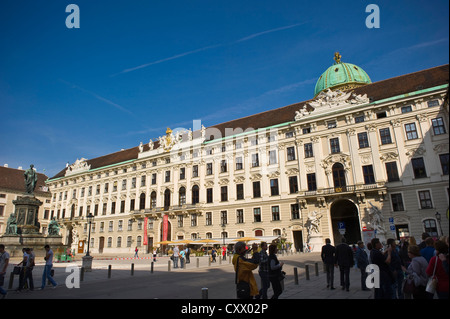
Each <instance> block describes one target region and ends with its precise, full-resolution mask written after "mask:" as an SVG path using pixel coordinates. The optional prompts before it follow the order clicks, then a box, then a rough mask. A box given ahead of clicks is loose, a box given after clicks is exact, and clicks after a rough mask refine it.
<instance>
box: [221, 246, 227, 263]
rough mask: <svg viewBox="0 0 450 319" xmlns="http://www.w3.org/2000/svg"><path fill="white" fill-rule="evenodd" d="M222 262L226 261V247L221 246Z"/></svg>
mask: <svg viewBox="0 0 450 319" xmlns="http://www.w3.org/2000/svg"><path fill="white" fill-rule="evenodd" d="M222 260H227V247H226V246H223V248H222Z"/></svg>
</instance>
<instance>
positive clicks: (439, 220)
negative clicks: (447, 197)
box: [434, 212, 442, 235]
mask: <svg viewBox="0 0 450 319" xmlns="http://www.w3.org/2000/svg"><path fill="white" fill-rule="evenodd" d="M434 216H436V220H437V222H438V224H439V230H440V231H441V235H442V226H441V214H439V212H436V213H435V214H434Z"/></svg>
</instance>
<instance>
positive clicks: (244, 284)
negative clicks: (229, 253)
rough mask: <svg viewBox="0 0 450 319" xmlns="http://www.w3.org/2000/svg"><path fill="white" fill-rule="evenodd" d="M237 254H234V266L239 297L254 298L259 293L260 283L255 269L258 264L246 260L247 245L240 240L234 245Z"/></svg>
mask: <svg viewBox="0 0 450 319" xmlns="http://www.w3.org/2000/svg"><path fill="white" fill-rule="evenodd" d="M234 250H235V254H234V255H233V260H232V263H233V266H234V271H235V272H236V277H235V283H236V291H237V297H238V299H253V297H254V296H257V295H258V293H259V292H258V285H257V284H256V280H255V277H254V276H253V272H252V271H253V270H254V269H256V268H257V267H258V264H255V263H251V262H249V261H247V260H245V258H244V255H245V253H246V245H245V243H244V242H242V241H239V242H237V243H236V245H234Z"/></svg>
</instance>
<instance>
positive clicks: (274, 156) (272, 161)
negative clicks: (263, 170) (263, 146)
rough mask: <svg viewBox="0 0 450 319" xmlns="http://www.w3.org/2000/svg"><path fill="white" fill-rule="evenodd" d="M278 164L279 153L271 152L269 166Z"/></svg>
mask: <svg viewBox="0 0 450 319" xmlns="http://www.w3.org/2000/svg"><path fill="white" fill-rule="evenodd" d="M276 163H277V151H269V164H276Z"/></svg>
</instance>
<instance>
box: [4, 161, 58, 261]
mask: <svg viewBox="0 0 450 319" xmlns="http://www.w3.org/2000/svg"><path fill="white" fill-rule="evenodd" d="M24 179H25V193H24V194H23V195H22V196H17V198H16V199H15V200H13V201H12V202H13V204H14V212H13V213H11V215H10V216H9V218H8V221H7V225H6V229H5V233H4V234H3V235H2V236H0V242H1V243H2V244H4V245H5V246H7V248H8V250H9V252H10V253H11V255H12V256H15V255H19V256H20V255H21V254H22V248H33V250H34V253H35V254H36V256H40V255H43V254H44V250H43V247H44V246H45V245H50V247H52V249H54V251H56V250H58V249H64V245H63V243H62V236H60V235H59V228H58V229H57V231H54V230H52V233H50V232H49V235H48V236H44V234H42V233H40V232H39V231H40V223H39V220H38V215H39V214H38V213H39V207H40V206H41V205H42V204H43V203H42V202H41V201H40V200H39V199H37V198H36V197H35V195H34V190H35V188H36V184H37V173H36V171H35V170H34V165H30V168H29V169H27V170H26V171H25V172H24ZM54 222H56V221H54ZM50 224H51V223H50ZM52 229H54V227H53V228H52ZM49 231H50V225H49Z"/></svg>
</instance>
